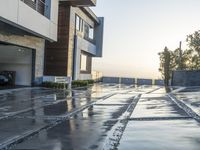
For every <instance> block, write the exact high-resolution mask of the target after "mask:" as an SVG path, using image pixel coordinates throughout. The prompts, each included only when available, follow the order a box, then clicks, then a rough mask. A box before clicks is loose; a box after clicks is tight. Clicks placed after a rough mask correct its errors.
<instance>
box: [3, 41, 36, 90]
mask: <svg viewBox="0 0 200 150" xmlns="http://www.w3.org/2000/svg"><path fill="white" fill-rule="evenodd" d="M33 55H34V50H32V49H28V48H24V47H19V46H15V45H7V44H0V73H2V72H12V73H14V74H15V75H14V78H15V79H14V83H13V84H14V85H20V86H21V85H23V86H31V84H32V81H33V78H34V73H33V72H34V67H33V66H34V64H33V62H34V57H33Z"/></svg>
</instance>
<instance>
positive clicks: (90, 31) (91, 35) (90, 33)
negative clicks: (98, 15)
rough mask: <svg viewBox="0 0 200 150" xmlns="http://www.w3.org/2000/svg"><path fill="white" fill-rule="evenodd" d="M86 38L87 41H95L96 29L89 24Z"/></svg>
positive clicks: (86, 27)
mask: <svg viewBox="0 0 200 150" xmlns="http://www.w3.org/2000/svg"><path fill="white" fill-rule="evenodd" d="M84 36H85V38H86V39H91V40H93V39H94V28H93V27H91V26H89V25H88V24H87V23H86V24H85V32H84Z"/></svg>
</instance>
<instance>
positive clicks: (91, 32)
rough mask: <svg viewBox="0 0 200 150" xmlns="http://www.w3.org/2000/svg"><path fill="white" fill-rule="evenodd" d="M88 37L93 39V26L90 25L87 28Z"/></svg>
mask: <svg viewBox="0 0 200 150" xmlns="http://www.w3.org/2000/svg"><path fill="white" fill-rule="evenodd" d="M89 38H90V39H92V40H93V39H94V28H92V27H90V28H89Z"/></svg>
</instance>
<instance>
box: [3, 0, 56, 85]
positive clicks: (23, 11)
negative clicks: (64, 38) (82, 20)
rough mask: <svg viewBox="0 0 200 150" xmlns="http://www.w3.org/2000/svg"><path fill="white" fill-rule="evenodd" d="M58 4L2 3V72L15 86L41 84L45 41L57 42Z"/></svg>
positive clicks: (38, 0)
mask: <svg viewBox="0 0 200 150" xmlns="http://www.w3.org/2000/svg"><path fill="white" fill-rule="evenodd" d="M58 3H59V1H58V0H0V72H4V71H12V72H15V74H16V80H15V84H17V85H28V86H30V85H32V84H33V83H37V82H40V81H41V80H42V77H43V72H44V47H45V40H47V41H50V42H54V41H57V22H58Z"/></svg>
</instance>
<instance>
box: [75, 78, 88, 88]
mask: <svg viewBox="0 0 200 150" xmlns="http://www.w3.org/2000/svg"><path fill="white" fill-rule="evenodd" d="M83 86H88V81H86V80H75V81H72V87H73V88H75V87H83Z"/></svg>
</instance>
